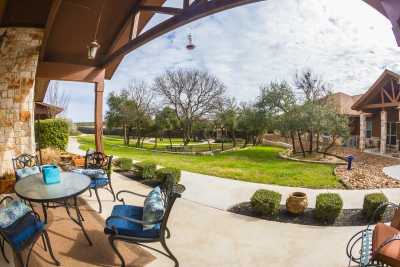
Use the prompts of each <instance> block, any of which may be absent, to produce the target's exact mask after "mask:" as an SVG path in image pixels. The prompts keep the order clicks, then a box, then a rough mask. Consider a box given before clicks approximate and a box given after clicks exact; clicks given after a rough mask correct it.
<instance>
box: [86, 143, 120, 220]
mask: <svg viewBox="0 0 400 267" xmlns="http://www.w3.org/2000/svg"><path fill="white" fill-rule="evenodd" d="M112 159H113V156H107V155H105V154H104V153H102V152H94V151H89V150H88V151H87V152H86V156H85V169H93V170H102V171H103V172H104V175H102V176H101V177H96V178H93V177H91V179H92V182H91V183H90V187H89V193H90V196H92V189H93V190H94V193H95V194H96V198H97V202H98V203H99V213H101V212H102V205H101V200H100V197H99V192H98V189H99V188H104V189H106V190H107V191H109V192H110V193H111V194H112V196H113V201H115V200H116V198H115V193H114V189H113V187H112V184H111V165H112ZM107 187H108V188H107Z"/></svg>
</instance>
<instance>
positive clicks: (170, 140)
mask: <svg viewBox="0 0 400 267" xmlns="http://www.w3.org/2000/svg"><path fill="white" fill-rule="evenodd" d="M168 139H169V145H170V149H171V150H172V139H171V132H170V131H168Z"/></svg>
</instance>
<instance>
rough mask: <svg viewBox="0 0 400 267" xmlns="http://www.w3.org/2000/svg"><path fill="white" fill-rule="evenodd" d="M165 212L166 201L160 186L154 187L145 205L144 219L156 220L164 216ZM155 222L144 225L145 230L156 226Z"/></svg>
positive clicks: (148, 220)
mask: <svg viewBox="0 0 400 267" xmlns="http://www.w3.org/2000/svg"><path fill="white" fill-rule="evenodd" d="M164 212H165V207H164V203H163V200H162V197H161V190H160V188H159V187H156V188H154V189H153V190H152V191H151V192H150V193H149V194H148V195H147V197H146V199H145V201H144V207H143V221H145V222H154V221H158V220H160V219H161V218H162V216H163V215H164ZM155 227H156V225H155V224H146V225H143V230H150V229H153V228H155Z"/></svg>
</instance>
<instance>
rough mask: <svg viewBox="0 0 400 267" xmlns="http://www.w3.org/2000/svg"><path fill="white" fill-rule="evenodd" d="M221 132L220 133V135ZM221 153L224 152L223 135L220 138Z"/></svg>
mask: <svg viewBox="0 0 400 267" xmlns="http://www.w3.org/2000/svg"><path fill="white" fill-rule="evenodd" d="M222 132H223V131H221V133H222ZM221 151H224V135H222V136H221Z"/></svg>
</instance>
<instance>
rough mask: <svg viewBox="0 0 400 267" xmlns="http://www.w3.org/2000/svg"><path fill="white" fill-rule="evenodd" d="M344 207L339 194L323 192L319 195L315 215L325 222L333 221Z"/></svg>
mask: <svg viewBox="0 0 400 267" xmlns="http://www.w3.org/2000/svg"><path fill="white" fill-rule="evenodd" d="M342 208H343V200H342V198H341V197H340V195H339V194H336V193H323V194H319V195H318V196H317V202H316V205H315V211H314V215H315V218H316V219H317V220H318V221H320V222H323V223H333V222H334V221H335V219H336V218H337V217H338V216H339V214H340V211H341V210H342Z"/></svg>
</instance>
